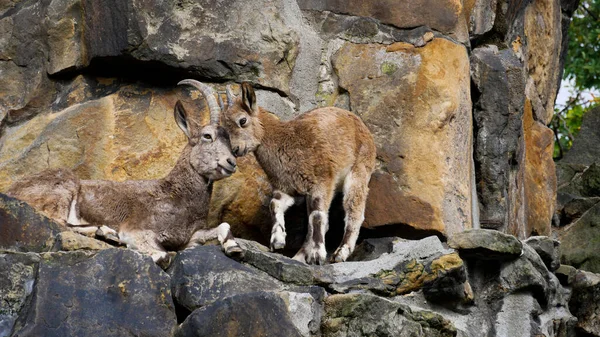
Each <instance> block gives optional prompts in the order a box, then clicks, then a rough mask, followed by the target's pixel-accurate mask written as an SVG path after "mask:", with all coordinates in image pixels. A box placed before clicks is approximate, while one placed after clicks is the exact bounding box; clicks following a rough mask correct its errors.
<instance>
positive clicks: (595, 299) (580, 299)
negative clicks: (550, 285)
mask: <svg viewBox="0 0 600 337" xmlns="http://www.w3.org/2000/svg"><path fill="white" fill-rule="evenodd" d="M572 286H573V294H572V296H571V300H570V301H569V308H570V309H571V312H572V313H573V315H575V317H577V328H578V330H579V331H578V332H579V333H581V335H582V336H588V335H589V336H600V320H599V319H598V312H600V275H598V274H593V273H589V272H585V271H582V270H580V271H578V272H577V274H576V275H575V279H574V281H573V284H572ZM578 336H579V335H578Z"/></svg>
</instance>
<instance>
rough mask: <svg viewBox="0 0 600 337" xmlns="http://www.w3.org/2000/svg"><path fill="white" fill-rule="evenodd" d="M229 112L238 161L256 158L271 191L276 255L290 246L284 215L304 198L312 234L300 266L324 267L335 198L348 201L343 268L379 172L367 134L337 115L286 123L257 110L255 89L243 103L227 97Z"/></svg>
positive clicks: (245, 93)
mask: <svg viewBox="0 0 600 337" xmlns="http://www.w3.org/2000/svg"><path fill="white" fill-rule="evenodd" d="M227 96H228V98H227V101H228V108H227V110H226V111H225V112H224V113H223V116H222V119H223V121H222V123H223V126H224V127H225V129H226V130H227V131H228V133H229V135H230V137H231V144H232V148H233V151H234V153H235V154H236V156H243V155H245V154H247V153H249V152H254V154H255V156H256V159H257V160H258V162H259V164H260V165H261V167H262V168H263V170H264V171H265V173H266V174H267V176H268V178H269V181H270V182H271V184H272V185H273V188H274V192H273V198H272V200H271V204H270V208H271V214H272V218H273V223H274V224H273V228H272V232H271V240H270V242H271V249H273V250H275V249H281V248H283V247H284V246H285V237H286V235H285V221H284V213H285V211H286V210H287V209H288V208H289V207H290V206H291V205H293V204H294V197H296V196H304V197H306V202H307V206H308V213H309V226H308V234H307V237H306V239H305V242H304V244H303V246H302V248H301V249H300V251H298V253H297V254H296V255H295V256H294V259H296V260H299V261H302V262H307V263H319V264H322V263H324V262H325V260H326V255H327V252H326V250H325V233H326V232H327V230H328V212H329V207H330V205H331V201H332V199H333V197H334V194H335V193H336V192H337V191H340V192H343V193H344V201H343V206H344V210H345V212H346V218H345V229H344V237H343V240H342V243H341V245H340V246H339V248H338V249H337V250H336V251H335V252H334V254H333V256H332V260H333V261H336V262H339V261H345V260H346V259H347V258H348V256H349V255H350V254H351V253H352V251H353V250H354V247H355V244H356V239H357V238H358V233H359V230H360V227H361V225H362V222H363V220H364V210H365V204H366V199H367V194H368V184H369V180H370V178H371V173H372V172H373V169H374V168H375V154H376V149H375V142H374V141H373V136H372V135H371V133H370V132H369V130H368V128H367V127H366V126H365V124H364V123H363V122H362V121H361V119H360V118H359V117H357V116H356V115H355V114H353V113H351V112H350V111H346V110H343V109H338V108H334V107H328V108H320V109H315V110H312V111H309V112H307V113H305V114H303V115H301V116H300V117H298V118H296V119H294V120H291V121H280V120H279V119H278V118H277V117H276V116H275V115H273V114H271V113H269V112H268V111H266V110H264V109H262V108H260V107H258V105H257V103H256V95H255V93H254V89H253V88H252V86H251V85H250V84H248V83H243V84H242V96H241V97H240V98H237V97H233V95H232V94H231V92H230V90H229V88H228V90H227Z"/></svg>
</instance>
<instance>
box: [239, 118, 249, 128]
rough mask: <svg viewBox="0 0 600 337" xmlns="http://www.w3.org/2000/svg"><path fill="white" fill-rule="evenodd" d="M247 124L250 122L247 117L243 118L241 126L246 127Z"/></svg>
mask: <svg viewBox="0 0 600 337" xmlns="http://www.w3.org/2000/svg"><path fill="white" fill-rule="evenodd" d="M246 122H248V120H247V119H246V117H242V118H241V119H240V126H244V125H246Z"/></svg>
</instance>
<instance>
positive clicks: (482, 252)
mask: <svg viewBox="0 0 600 337" xmlns="http://www.w3.org/2000/svg"><path fill="white" fill-rule="evenodd" d="M448 246H450V247H451V248H454V249H457V250H458V251H459V253H460V254H461V256H465V257H476V258H480V259H486V260H510V259H515V258H517V257H519V256H520V255H521V251H522V248H523V244H522V243H521V241H519V240H517V238H515V237H514V236H512V235H507V234H504V233H501V232H498V231H495V230H491V229H470V230H466V231H464V232H462V233H457V234H454V235H452V236H451V237H450V238H449V240H448Z"/></svg>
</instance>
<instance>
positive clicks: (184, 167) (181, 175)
mask: <svg viewBox="0 0 600 337" xmlns="http://www.w3.org/2000/svg"><path fill="white" fill-rule="evenodd" d="M191 151H192V148H191V147H190V146H189V145H186V147H185V148H184V149H183V151H182V153H181V156H179V159H177V163H176V164H175V167H173V169H172V170H171V172H170V173H169V174H168V175H167V176H166V177H165V178H164V179H162V181H161V187H162V189H163V190H164V191H166V192H168V193H169V194H170V195H171V196H172V197H182V198H183V199H185V200H192V201H194V202H200V200H201V199H199V198H204V197H205V196H207V195H208V197H210V194H211V192H212V182H211V181H209V180H208V179H206V178H205V177H203V176H201V175H199V174H198V173H197V172H196V171H194V169H193V168H192V165H191V164H190V160H189V158H190V152H191Z"/></svg>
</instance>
